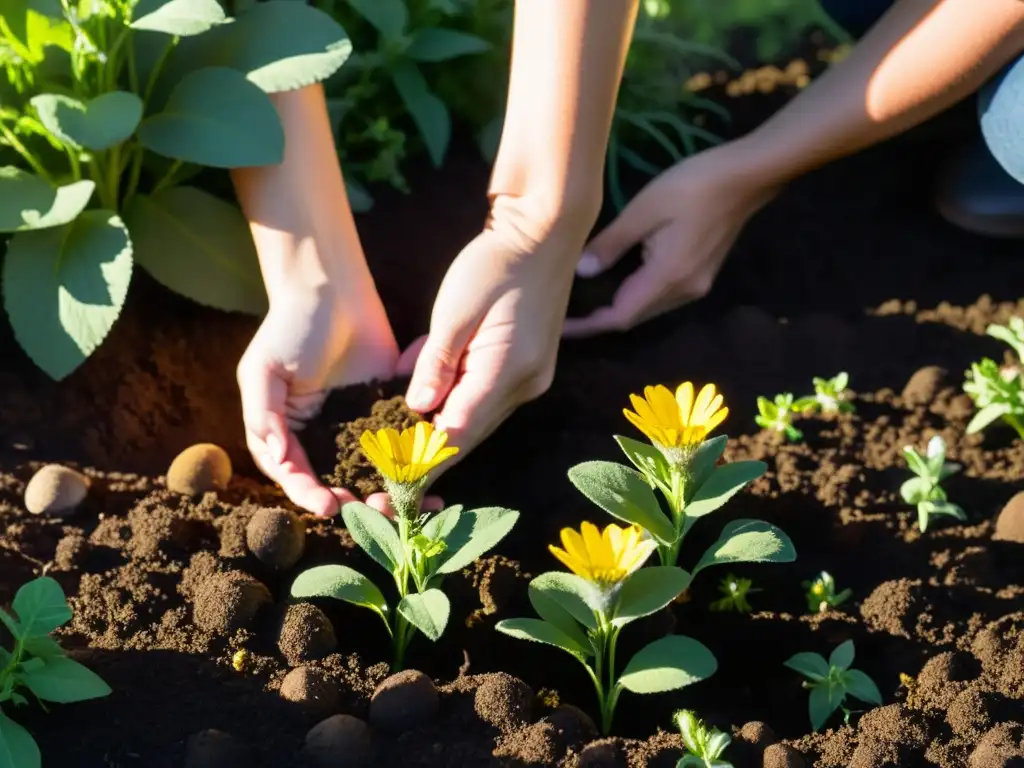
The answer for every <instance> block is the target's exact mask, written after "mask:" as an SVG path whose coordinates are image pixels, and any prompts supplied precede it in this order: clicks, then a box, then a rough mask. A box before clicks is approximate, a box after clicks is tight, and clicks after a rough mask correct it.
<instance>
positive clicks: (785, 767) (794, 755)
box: [762, 744, 807, 768]
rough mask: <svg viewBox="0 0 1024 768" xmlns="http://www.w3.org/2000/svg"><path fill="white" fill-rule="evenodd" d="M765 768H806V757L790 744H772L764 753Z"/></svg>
mask: <svg viewBox="0 0 1024 768" xmlns="http://www.w3.org/2000/svg"><path fill="white" fill-rule="evenodd" d="M763 760H764V762H763V763H762V765H764V768H806V766H807V763H806V761H805V760H804V756H803V755H801V754H800V753H799V752H797V751H796V750H795V749H793V748H792V747H791V746H789V745H788V744H772V745H771V746H770V747H768V749H766V750H765V751H764V758H763Z"/></svg>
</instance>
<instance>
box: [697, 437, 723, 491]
mask: <svg viewBox="0 0 1024 768" xmlns="http://www.w3.org/2000/svg"><path fill="white" fill-rule="evenodd" d="M728 442H729V438H728V436H726V435H719V436H718V437H713V438H711V439H710V440H705V441H704V442H703V443H701V444H700V448H698V449H697V454H696V455H695V456H694V457H693V459H692V460H691V461H690V482H689V483H688V484H687V487H686V498H687V499H688V500H689V499H692V498H693V497H694V496H695V495H696V494H697V491H698V490H700V488H701V486H702V485H704V483H706V482H707V479H708V478H709V477H711V473H712V472H714V471H715V465H716V464H717V463H718V460H719V459H720V458H722V454H723V453H725V446H726V443H728Z"/></svg>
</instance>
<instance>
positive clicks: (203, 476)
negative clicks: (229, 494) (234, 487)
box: [167, 443, 231, 496]
mask: <svg viewBox="0 0 1024 768" xmlns="http://www.w3.org/2000/svg"><path fill="white" fill-rule="evenodd" d="M230 480H231V459H230V458H228V454H227V451H225V450H224V449H223V448H221V447H220V446H219V445H214V444H213V443H199V444H198V445H193V446H192V447H190V448H186V449H185V450H184V451H182V452H181V453H179V454H178V455H177V456H176V457H175V459H174V461H172V462H171V466H170V469H168V470H167V488H168V489H169V490H171V491H174V492H175V493H180V494H182V495H183V496H201V495H202V494H204V493H206V492H208V491H216V490H221V489H223V488H226V487H227V485H228V482H229V481H230Z"/></svg>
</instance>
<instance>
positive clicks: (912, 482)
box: [900, 435, 967, 533]
mask: <svg viewBox="0 0 1024 768" xmlns="http://www.w3.org/2000/svg"><path fill="white" fill-rule="evenodd" d="M903 455H904V456H905V457H906V459H907V466H909V467H910V471H911V472H913V473H914V474H915V475H916V477H912V478H910V479H909V480H907V481H906V482H905V483H903V485H902V486H900V495H901V496H902V497H903V500H904V501H905V502H907V504H916V505H917V525H918V527H919V528H920V529H921V533H924V532H925V531H926V530H928V522H929V520H930V519H931V518H932V517H933V516H935V517H938V516H942V515H947V516H949V517H955V518H956V519H957V520H960V521H961V522H963V521H965V520H967V515H966V514H964V511H963V510H962V509H961V508H960V507H958V506H957V505H956V504H951V503H949V501H947V499H946V492H945V491H944V490H943V489H942V486H941V485H940V483H941V482H942V481H943V480H945V479H946V478H947V477H949V476H950V475H952V474H954V473H956V472H959V471H960V465H959V464H954V463H952V462H948V461H946V441H945V440H943V439H942V437H940V436H939V435H936V436H935V437H933V438H932V439H931V440H929V441H928V450H927V453H926V454H925V455H924V456H922V455H921V454H920V453H918V452H917V451H916V450H915V449H914V448H913V447H912V446H909V445H908V446H905V447H904V448H903Z"/></svg>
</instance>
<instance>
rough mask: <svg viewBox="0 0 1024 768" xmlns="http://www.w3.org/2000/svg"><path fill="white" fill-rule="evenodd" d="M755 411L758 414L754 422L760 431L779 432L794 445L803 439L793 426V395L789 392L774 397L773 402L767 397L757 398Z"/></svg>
mask: <svg viewBox="0 0 1024 768" xmlns="http://www.w3.org/2000/svg"><path fill="white" fill-rule="evenodd" d="M757 410H758V411H759V412H760V413H759V415H757V416H755V417H754V421H755V422H757V425H758V426H759V427H761V428H762V429H771V430H774V431H775V432H780V433H782V434H784V435H785V436H786V438H787V439H788V440H790V441H791V442H794V443H795V442H796V441H798V440H801V439H803V436H804V434H803V432H801V431H800V430H799V429H797V428H796V427H794V426H793V395H792V394H791V393H790V392H786V393H784V394H781V395H776V396H775V400H774V401H772V400H769V399H768V398H767V397H759V398H757Z"/></svg>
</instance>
